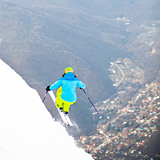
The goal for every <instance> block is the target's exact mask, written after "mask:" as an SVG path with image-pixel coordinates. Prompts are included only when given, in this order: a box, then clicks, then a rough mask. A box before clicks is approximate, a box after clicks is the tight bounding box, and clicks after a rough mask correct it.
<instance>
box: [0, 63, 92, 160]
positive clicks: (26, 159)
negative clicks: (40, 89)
mask: <svg viewBox="0 0 160 160" xmlns="http://www.w3.org/2000/svg"><path fill="white" fill-rule="evenodd" d="M0 74H1V78H0V97H1V98H0V159H1V160H11V159H12V160H36V159H37V160H65V159H66V160H75V159H76V160H82V159H85V160H91V159H92V157H91V156H90V155H89V154H87V153H85V152H84V151H83V150H82V149H80V148H78V147H76V144H75V143H74V140H73V138H72V137H71V136H69V135H68V134H67V132H66V130H65V128H64V127H63V126H61V124H60V123H58V122H54V121H53V119H52V117H51V115H50V114H49V112H48V111H47V109H46V108H45V106H44V104H43V103H42V101H41V99H40V97H39V95H38V93H37V92H36V91H35V90H34V89H32V88H30V87H29V86H28V85H27V84H26V82H25V81H24V80H23V79H22V78H21V77H20V76H19V75H18V74H16V73H15V71H13V70H12V69H11V68H10V67H9V66H8V65H6V64H5V63H4V62H3V61H2V60H0Z"/></svg>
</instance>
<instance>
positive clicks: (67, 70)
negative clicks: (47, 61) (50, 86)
mask: <svg viewBox="0 0 160 160" xmlns="http://www.w3.org/2000/svg"><path fill="white" fill-rule="evenodd" d="M68 72H72V73H74V71H73V68H71V67H67V68H66V69H65V70H64V73H68Z"/></svg>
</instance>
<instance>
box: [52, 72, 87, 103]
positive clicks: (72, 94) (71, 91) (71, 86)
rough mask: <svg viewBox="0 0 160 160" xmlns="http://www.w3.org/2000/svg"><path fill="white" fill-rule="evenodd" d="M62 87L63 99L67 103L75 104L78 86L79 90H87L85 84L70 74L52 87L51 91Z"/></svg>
mask: <svg viewBox="0 0 160 160" xmlns="http://www.w3.org/2000/svg"><path fill="white" fill-rule="evenodd" d="M61 86H62V94H61V98H62V99H63V100H64V101H67V102H75V101H76V100H77V96H76V86H77V87H78V88H82V89H84V88H85V84H84V83H83V82H81V81H80V80H79V79H78V78H76V77H75V75H74V73H72V72H68V73H66V74H65V75H64V77H62V78H60V79H58V80H57V81H56V82H55V83H54V84H52V85H51V86H50V88H49V89H50V90H53V89H57V88H59V87H61Z"/></svg>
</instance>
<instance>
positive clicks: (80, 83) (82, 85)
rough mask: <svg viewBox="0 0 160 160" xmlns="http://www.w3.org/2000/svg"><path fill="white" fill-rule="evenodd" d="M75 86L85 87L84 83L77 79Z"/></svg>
mask: <svg viewBox="0 0 160 160" xmlns="http://www.w3.org/2000/svg"><path fill="white" fill-rule="evenodd" d="M77 87H78V88H80V89H84V88H85V84H84V83H83V82H81V81H78V82H77Z"/></svg>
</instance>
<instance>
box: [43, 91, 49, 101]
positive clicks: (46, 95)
mask: <svg viewBox="0 0 160 160" xmlns="http://www.w3.org/2000/svg"><path fill="white" fill-rule="evenodd" d="M47 93H48V91H46V93H45V95H44V98H43V100H42V102H43V103H44V101H45V99H46V96H47Z"/></svg>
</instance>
